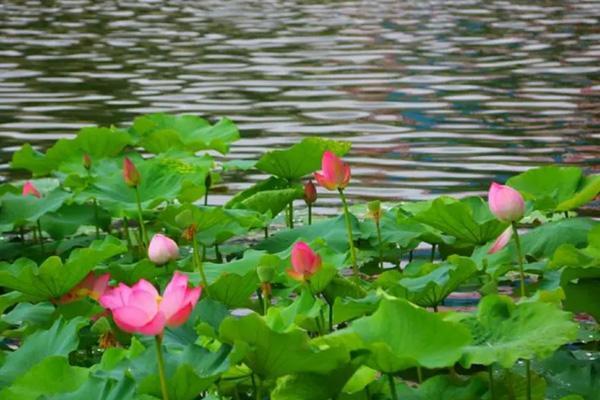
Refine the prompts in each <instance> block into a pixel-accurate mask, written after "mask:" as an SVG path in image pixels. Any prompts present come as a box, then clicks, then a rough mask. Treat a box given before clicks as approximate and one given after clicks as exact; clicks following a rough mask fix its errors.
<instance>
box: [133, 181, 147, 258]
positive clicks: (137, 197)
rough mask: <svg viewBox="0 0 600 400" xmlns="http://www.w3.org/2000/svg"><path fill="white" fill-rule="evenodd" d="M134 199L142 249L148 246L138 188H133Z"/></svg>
mask: <svg viewBox="0 0 600 400" xmlns="http://www.w3.org/2000/svg"><path fill="white" fill-rule="evenodd" d="M135 199H136V201H137V209H138V219H139V223H140V232H141V235H140V236H141V239H142V246H143V247H144V249H145V248H146V246H147V245H148V242H149V241H148V234H147V233H146V226H145V225H144V215H143V214H142V200H141V198H140V188H139V186H136V187H135Z"/></svg>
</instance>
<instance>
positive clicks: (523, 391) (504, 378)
mask: <svg viewBox="0 0 600 400" xmlns="http://www.w3.org/2000/svg"><path fill="white" fill-rule="evenodd" d="M518 369H520V370H521V372H520V373H519V372H517V371H516V370H518ZM494 392H495V394H496V395H497V396H496V398H497V399H499V400H527V399H528V397H527V376H526V375H525V371H524V368H514V369H513V370H509V369H505V370H500V371H494ZM484 398H486V397H484ZM546 399H548V397H546V381H545V380H544V378H543V377H542V376H540V375H538V374H536V373H535V372H531V400H546Z"/></svg>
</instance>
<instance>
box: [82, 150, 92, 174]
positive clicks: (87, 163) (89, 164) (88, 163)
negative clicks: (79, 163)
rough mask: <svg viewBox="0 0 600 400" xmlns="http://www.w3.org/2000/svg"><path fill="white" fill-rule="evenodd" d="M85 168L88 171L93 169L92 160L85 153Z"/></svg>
mask: <svg viewBox="0 0 600 400" xmlns="http://www.w3.org/2000/svg"><path fill="white" fill-rule="evenodd" d="M83 167H84V168H85V169H87V170H88V171H89V170H90V168H92V158H91V157H90V155H89V154H88V153H83Z"/></svg>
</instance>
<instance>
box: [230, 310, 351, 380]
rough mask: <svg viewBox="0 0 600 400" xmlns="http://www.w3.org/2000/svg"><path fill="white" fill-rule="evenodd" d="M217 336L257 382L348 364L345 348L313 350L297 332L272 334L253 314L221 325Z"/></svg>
mask: <svg viewBox="0 0 600 400" xmlns="http://www.w3.org/2000/svg"><path fill="white" fill-rule="evenodd" d="M220 336H221V340H222V341H223V342H225V343H230V344H232V345H233V346H234V352H237V353H238V354H240V355H243V356H242V360H243V362H244V363H245V364H246V365H248V366H249V367H250V368H251V369H252V371H254V373H256V374H257V375H258V376H259V377H260V378H261V379H267V378H277V377H280V376H284V375H289V374H293V373H297V372H302V373H310V372H316V373H321V374H323V373H327V372H329V371H332V370H334V369H336V368H338V367H340V366H341V365H343V364H346V363H347V362H348V361H349V354H348V352H347V351H346V349H345V348H343V347H323V346H319V347H317V346H316V345H313V344H311V342H310V340H309V338H308V336H307V334H306V332H304V331H301V330H299V329H293V328H292V329H290V330H288V331H286V332H276V331H273V330H272V329H271V328H269V327H268V326H267V324H266V322H265V320H264V319H263V318H261V317H260V316H259V315H257V314H255V313H252V314H249V315H247V316H245V317H241V318H237V317H228V318H226V319H225V320H224V321H223V322H222V323H221V328H220Z"/></svg>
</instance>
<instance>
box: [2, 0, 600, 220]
mask: <svg viewBox="0 0 600 400" xmlns="http://www.w3.org/2000/svg"><path fill="white" fill-rule="evenodd" d="M159 111H160V112H172V113H194V114H198V115H202V116H205V117H207V118H210V119H211V120H212V119H215V118H217V117H219V116H227V117H229V118H231V119H233V120H234V121H236V122H237V123H238V125H239V127H240V129H241V131H242V135H243V139H242V140H240V141H239V142H238V143H236V144H235V145H234V146H233V148H232V152H231V154H230V155H229V156H228V158H244V159H253V158H257V157H258V156H259V155H260V154H261V153H263V152H264V151H266V150H269V149H273V148H276V147H280V146H286V145H290V144H292V143H294V142H296V141H298V140H299V138H301V137H304V136H325V137H331V138H339V139H345V140H351V141H352V142H353V148H352V151H351V153H350V154H349V156H348V157H347V159H348V161H349V162H351V163H352V166H353V181H352V185H351V186H350V188H349V189H348V191H349V193H350V195H351V196H352V197H354V198H374V197H378V198H383V199H389V200H398V199H425V198H431V197H434V196H437V195H439V194H453V195H458V196H462V195H465V194H471V193H473V194H482V193H484V192H485V191H486V189H487V186H488V185H489V182H490V180H492V179H496V180H500V181H503V180H505V179H506V178H507V177H509V176H510V175H512V174H514V173H517V172H520V171H523V170H525V169H527V168H530V167H533V166H537V165H543V164H553V163H561V164H571V165H579V166H583V167H585V168H586V169H588V170H592V169H594V168H598V165H599V164H600V163H599V157H600V1H597V0H571V1H562V0H561V1H558V0H546V1H520V0H504V1H500V0H497V1H488V0H479V1H478V0H456V1H442V0H430V1H424V0H420V1H398V0H394V1H381V0H378V1H301V0H296V1H263V0H256V1H230V0H228V1H197V0H190V1H183V0H180V1H133V0H130V1H100V0H80V1H78V0H73V1H12V0H4V1H2V2H1V3H0V150H1V151H0V162H1V169H0V179H3V180H5V179H8V178H10V177H11V176H13V175H11V174H13V173H12V172H10V171H9V170H8V167H7V162H8V161H9V160H10V157H11V154H12V152H13V151H15V150H16V149H17V148H18V147H19V146H20V145H21V144H22V143H23V142H32V143H34V144H35V145H36V146H38V147H39V148H44V147H45V146H47V145H49V144H51V143H52V141H54V140H55V139H57V138H60V137H65V136H69V135H71V134H73V133H74V132H76V131H77V130H78V129H79V128H80V127H82V126H86V125H90V124H100V125H106V124H126V123H128V122H129V121H131V120H132V119H133V118H134V117H135V116H136V115H139V114H143V113H150V112H159ZM261 178H262V176H261V175H259V174H257V173H254V174H253V173H251V174H248V175H245V174H234V175H232V176H229V177H227V180H228V181H229V182H230V183H228V184H227V185H225V186H224V187H222V189H223V190H222V193H221V194H220V195H219V196H218V197H215V198H213V201H223V200H224V199H226V198H227V197H228V196H230V195H231V194H232V193H234V192H235V191H237V190H239V189H242V188H244V187H247V186H248V185H249V184H251V183H252V182H255V181H256V180H258V179H261ZM320 204H321V208H320V211H321V212H331V211H332V209H330V208H329V207H331V206H332V205H337V199H336V198H335V197H334V196H323V197H322V200H321V201H320Z"/></svg>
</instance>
